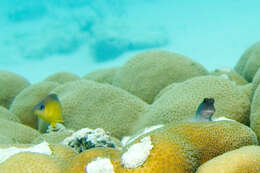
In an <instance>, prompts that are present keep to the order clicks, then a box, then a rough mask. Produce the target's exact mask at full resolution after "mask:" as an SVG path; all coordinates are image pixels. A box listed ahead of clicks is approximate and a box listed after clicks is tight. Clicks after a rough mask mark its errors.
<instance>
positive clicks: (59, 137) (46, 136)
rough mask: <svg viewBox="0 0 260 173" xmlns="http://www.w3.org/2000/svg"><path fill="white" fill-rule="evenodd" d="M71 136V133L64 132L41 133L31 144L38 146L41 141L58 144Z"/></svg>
mask: <svg viewBox="0 0 260 173" xmlns="http://www.w3.org/2000/svg"><path fill="white" fill-rule="evenodd" d="M71 135H72V131H68V130H64V131H59V132H51V133H43V134H41V135H40V136H38V137H37V138H35V139H34V140H33V141H32V143H33V144H38V143H41V142H43V141H46V142H48V143H49V144H59V143H61V142H62V141H63V140H64V139H65V138H67V137H69V136H71Z"/></svg>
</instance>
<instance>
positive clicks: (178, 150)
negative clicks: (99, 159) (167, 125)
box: [121, 130, 200, 173]
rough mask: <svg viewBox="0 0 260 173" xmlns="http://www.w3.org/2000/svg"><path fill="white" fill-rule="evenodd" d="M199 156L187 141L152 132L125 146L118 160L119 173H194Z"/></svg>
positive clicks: (175, 136)
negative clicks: (119, 164)
mask: <svg viewBox="0 0 260 173" xmlns="http://www.w3.org/2000/svg"><path fill="white" fill-rule="evenodd" d="M199 158H200V152H199V150H198V149H197V148H196V147H195V146H194V145H193V144H192V143H190V142H189V141H188V140H186V139H185V138H182V137H181V136H178V135H175V134H172V133H168V132H166V131H160V130H154V131H152V132H148V133H146V134H143V135H142V136H140V137H138V138H136V139H135V140H133V141H132V142H130V143H128V144H127V145H126V146H125V148H124V150H123V154H122V156H121V165H122V166H121V167H122V169H121V172H122V173H141V172H142V173H150V172H156V173H165V172H189V173H193V172H195V170H196V168H197V167H198V166H199V165H198V164H199Z"/></svg>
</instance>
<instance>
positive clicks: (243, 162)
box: [197, 146, 260, 173]
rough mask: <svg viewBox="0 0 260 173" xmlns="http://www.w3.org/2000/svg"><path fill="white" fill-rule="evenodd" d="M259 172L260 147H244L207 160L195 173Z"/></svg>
mask: <svg viewBox="0 0 260 173" xmlns="http://www.w3.org/2000/svg"><path fill="white" fill-rule="evenodd" d="M259 170H260V147H259V146H246V147H242V148H240V149H237V150H234V151H230V152H227V153H225V154H222V155H220V156H218V157H215V158H214V159H212V160H209V161H208V162H206V163H204V164H203V165H201V166H200V167H199V168H198V170H197V173H209V172H210V173H219V172H221V173H238V172H243V173H259Z"/></svg>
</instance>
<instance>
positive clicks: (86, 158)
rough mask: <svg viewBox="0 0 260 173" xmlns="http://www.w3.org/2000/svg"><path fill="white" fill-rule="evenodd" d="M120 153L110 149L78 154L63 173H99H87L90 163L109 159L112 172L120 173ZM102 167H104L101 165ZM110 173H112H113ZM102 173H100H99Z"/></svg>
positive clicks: (91, 150) (97, 149) (94, 149)
mask: <svg viewBox="0 0 260 173" xmlns="http://www.w3.org/2000/svg"><path fill="white" fill-rule="evenodd" d="M120 155H121V153H120V151H118V150H115V149H112V148H92V149H90V150H87V151H85V152H82V153H80V154H78V155H77V156H76V157H74V159H73V160H72V161H71V162H70V164H69V165H68V167H67V170H66V171H65V173H75V172H77V173H86V172H87V173H99V172H90V171H87V169H88V166H89V164H90V163H91V162H93V161H96V160H97V159H100V158H103V159H109V160H110V163H109V164H111V166H112V171H113V172H114V173H121V172H120V171H119V169H120ZM101 166H104V165H101ZM113 172H112V173H113ZM100 173H102V172H100Z"/></svg>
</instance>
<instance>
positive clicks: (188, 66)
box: [113, 51, 208, 103]
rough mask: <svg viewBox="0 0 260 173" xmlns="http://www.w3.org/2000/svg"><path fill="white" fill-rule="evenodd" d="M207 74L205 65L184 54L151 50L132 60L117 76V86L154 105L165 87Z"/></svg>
mask: <svg viewBox="0 0 260 173" xmlns="http://www.w3.org/2000/svg"><path fill="white" fill-rule="evenodd" d="M207 74H208V72H207V70H206V69H205V68H204V67H203V66H202V65H200V64H199V63H197V62H194V61H192V60H191V59H190V58H188V57H185V56H183V55H180V54H175V53H171V52H167V51H148V52H144V53H140V54H138V55H136V56H134V57H133V58H131V59H130V60H128V61H127V62H126V63H125V64H124V65H123V66H122V67H121V68H120V69H119V70H118V72H117V73H116V75H115V78H114V81H113V85H115V86H117V87H120V88H123V89H125V90H127V91H128V92H130V93H132V94H133V95H136V96H138V97H140V98H141V99H143V100H144V101H146V102H147V103H152V102H153V99H154V97H155V96H156V95H157V94H158V93H159V92H160V90H161V89H163V88H164V87H166V86H168V85H170V84H172V83H174V82H182V81H185V80H186V79H189V78H192V77H195V76H201V75H207Z"/></svg>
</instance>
